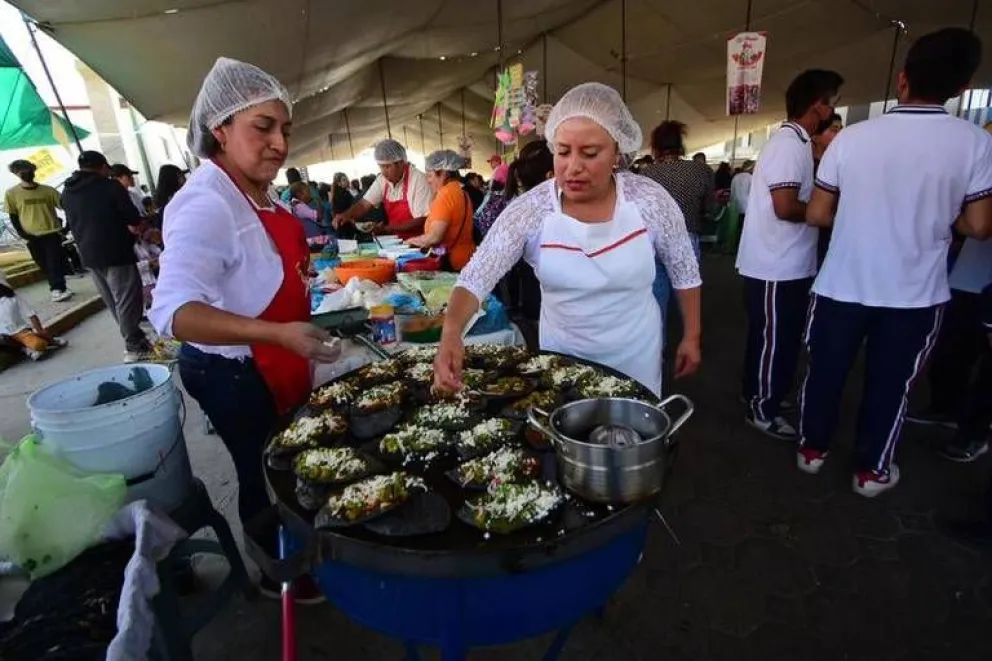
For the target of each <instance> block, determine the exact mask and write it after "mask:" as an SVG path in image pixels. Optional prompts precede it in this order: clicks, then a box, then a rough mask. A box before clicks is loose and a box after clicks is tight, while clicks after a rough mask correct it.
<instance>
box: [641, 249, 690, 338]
mask: <svg viewBox="0 0 992 661" xmlns="http://www.w3.org/2000/svg"><path fill="white" fill-rule="evenodd" d="M689 240H691V241H692V250H693V252H695V253H696V261H697V262H698V261H699V235H698V234H693V233H692V232H689ZM654 271H655V274H654V283H653V284H652V285H651V291H652V292H653V293H654V299H655V300H656V301H658V307H660V308H661V329H662V330H661V340H662V342H664V341H665V322H666V321H667V319H666V317H667V316H668V301H669V299H671V297H672V281H671V278H669V277H668V269H666V268H665V265H664V264H662V263H661V261H660V260H658V259H655V262H654Z"/></svg>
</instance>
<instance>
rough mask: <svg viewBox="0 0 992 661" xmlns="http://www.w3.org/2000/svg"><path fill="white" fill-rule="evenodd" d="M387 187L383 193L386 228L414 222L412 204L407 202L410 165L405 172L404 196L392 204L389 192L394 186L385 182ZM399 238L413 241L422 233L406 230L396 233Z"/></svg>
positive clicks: (407, 165)
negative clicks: (412, 239)
mask: <svg viewBox="0 0 992 661" xmlns="http://www.w3.org/2000/svg"><path fill="white" fill-rule="evenodd" d="M383 183H384V184H385V186H388V188H386V189H385V190H383V192H382V210H383V212H385V214H386V227H392V226H394V225H396V224H398V223H405V222H407V221H410V220H413V212H412V211H410V203H409V201H407V195H406V194H407V191H408V190H410V164H409V163H407V164H406V170H405V171H404V172H403V196H402V197H401V198H400V199H398V200H396V201H395V202H391V201H390V200H389V191H390V190H391V189H392V186H393V185H392V184H391V183H389V182H388V181H384V182H383ZM395 234H396V235H397V236H399V237H400V238H401V239H411V238H413V237H415V236H420V235H421V234H422V232H420V231H419V230H405V231H402V232H395Z"/></svg>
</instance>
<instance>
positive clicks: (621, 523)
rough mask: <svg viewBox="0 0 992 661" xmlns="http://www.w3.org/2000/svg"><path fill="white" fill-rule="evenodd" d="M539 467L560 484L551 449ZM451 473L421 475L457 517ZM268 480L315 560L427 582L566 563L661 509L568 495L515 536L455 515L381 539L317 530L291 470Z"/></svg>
mask: <svg viewBox="0 0 992 661" xmlns="http://www.w3.org/2000/svg"><path fill="white" fill-rule="evenodd" d="M545 353H547V352H545ZM565 358H567V359H568V361H569V362H573V363H580V364H585V365H589V366H590V367H594V368H595V369H597V370H598V371H600V372H603V373H605V374H609V375H611V376H617V377H621V378H626V377H624V375H622V374H620V373H618V372H616V371H615V370H612V369H610V368H608V367H605V366H603V365H599V364H597V363H592V362H589V361H583V360H579V359H576V358H572V357H569V356H566V357H565ZM347 376H348V375H344V376H343V377H341V378H347ZM325 385H326V384H325ZM639 396H641V397H643V398H644V399H645V400H651V401H656V400H657V398H656V397H654V396H653V395H652V393H651V392H650V391H648V390H647V389H646V388H643V387H642V392H641V393H640V395H639ZM505 405H506V402H505V401H501V402H490V403H489V404H487V413H488V414H491V415H493V416H496V415H498V414H499V413H500V411H502V410H504V407H505ZM294 415H295V413H294V414H291V415H288V416H287V417H286V419H285V421H284V423H283V425H282V426H280V427H279V428H278V429H276V430H275V433H278V432H279V431H281V430H282V428H283V427H284V426H285V425H286V424H288V423H289V421H291V420H292V419H293V417H294ZM352 444H353V445H355V446H356V447H358V446H360V445H361V444H362V442H361V441H357V440H356V441H353V442H352ZM673 456H674V455H673ZM541 466H542V474H543V478H544V479H546V480H551V481H557V462H556V461H555V457H554V455H553V452H552V451H551V450H550V448H549V449H548V451H546V452H543V453H541ZM451 467H452V466H451V465H450V464H444V463H439V464H437V465H435V466H433V467H431V468H429V469H428V470H426V471H424V472H421V473H419V474H420V475H422V476H423V477H424V479H425V481H426V482H427V485H428V487H429V488H430V490H431V491H432V492H434V493H437V494H440V495H441V496H443V497H444V498H445V500H446V501H447V502H448V504H449V506H450V509H451V511H452V512H457V511H458V509H459V508H460V507H461V506H462V504H463V502H464V500H465V498H466V497H469V496H471V495H472V493H471V492H470V491H466V490H463V489H462V488H461V487H459V486H458V485H456V484H455V483H454V482H452V481H451V480H450V479H448V478H447V477H446V476H445V474H444V473H445V471H446V470H448V469H450V468H451ZM670 469H671V466H669V470H670ZM265 474H266V478H267V480H268V483H269V486H270V490H271V492H272V493H273V494H274V497H275V499H276V503H277V505H278V508H279V512H280V518H281V519H282V521H283V523H284V524H285V526H286V527H287V529H288V530H289V531H290V532H291V533H292V534H293V536H294V537H296V538H297V540H299V542H300V543H301V546H307V547H310V548H312V549H315V551H316V553H317V558H316V562H318V563H319V562H320V561H321V560H322V559H323V560H327V559H333V560H334V561H337V562H342V563H345V564H347V565H351V566H354V567H358V568H364V569H368V570H371V571H373V572H387V573H390V574H400V575H406V576H411V577H423V578H467V577H472V576H492V575H498V574H502V573H520V572H528V571H532V570H535V569H538V568H541V567H545V566H548V565H552V564H555V563H560V562H563V561H564V560H566V559H569V558H574V557H576V556H580V555H582V554H585V553H588V552H590V551H592V550H594V549H597V548H599V547H601V546H603V545H605V544H608V543H609V542H610V541H611V540H613V539H615V538H617V537H619V536H621V535H623V534H624V533H627V532H630V531H633V530H635V529H638V528H642V527H643V526H644V525H645V521H646V520H647V518H648V516H649V515H650V513H651V512H652V511H653V509H654V508H655V506H656V503H657V498H650V499H647V500H644V501H640V502H636V503H628V504H617V505H605V504H593V503H588V502H586V501H583V500H581V499H579V498H578V497H576V496H574V495H571V494H569V496H568V499H567V500H566V502H565V504H564V505H563V506H562V507H561V508H559V509H558V510H557V511H556V512H555V513H554V514H553V515H551V517H549V519H548V520H547V521H545V522H543V523H541V524H538V525H535V526H532V527H529V528H526V529H523V530H519V531H517V532H514V533H510V534H505V535H501V534H496V533H483V532H482V531H480V530H478V529H476V528H474V527H472V526H470V525H468V524H466V523H464V522H462V521H460V520H459V519H458V517H457V516H452V517H451V523H450V525H448V526H447V528H446V529H444V530H443V531H441V532H437V533H432V534H427V535H418V536H411V537H396V536H384V535H380V534H376V533H374V532H371V531H370V530H368V529H366V527H365V526H361V525H359V526H354V527H349V528H337V529H334V530H326V529H319V530H318V529H316V528H315V527H314V513H313V512H311V511H307V510H306V509H304V508H303V507H301V506H300V504H299V502H298V501H297V496H296V493H295V487H296V478H295V476H294V475H293V473H292V471H280V470H274V469H272V468H271V467H270V466H268V465H267V464H265Z"/></svg>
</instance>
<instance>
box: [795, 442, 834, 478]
mask: <svg viewBox="0 0 992 661" xmlns="http://www.w3.org/2000/svg"><path fill="white" fill-rule="evenodd" d="M826 460H827V453H826V452H821V451H820V450H814V449H812V448H799V451H798V452H796V467H797V468H799V470H801V471H803V472H804V473H809V474H810V475H816V474H817V473H819V472H820V469H821V468H823V464H824V462H826Z"/></svg>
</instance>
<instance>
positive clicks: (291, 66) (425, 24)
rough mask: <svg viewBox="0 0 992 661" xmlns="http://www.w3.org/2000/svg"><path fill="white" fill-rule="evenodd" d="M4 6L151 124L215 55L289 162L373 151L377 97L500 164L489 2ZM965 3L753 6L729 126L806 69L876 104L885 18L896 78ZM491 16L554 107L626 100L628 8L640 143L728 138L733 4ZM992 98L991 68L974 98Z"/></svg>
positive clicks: (837, 0)
mask: <svg viewBox="0 0 992 661" xmlns="http://www.w3.org/2000/svg"><path fill="white" fill-rule="evenodd" d="M11 1H12V4H14V5H16V6H17V7H19V8H20V9H22V10H23V11H24V12H26V13H27V14H28V15H29V16H31V17H33V18H34V19H36V20H37V21H39V23H41V24H42V26H43V27H44V28H45V29H46V31H48V32H49V34H51V35H52V36H53V37H54V38H55V39H57V40H58V41H59V42H61V43H62V44H63V45H65V46H66V47H67V48H69V49H70V50H71V51H73V52H74V53H75V54H76V55H77V56H78V57H79V58H80V59H82V60H83V61H85V62H86V63H87V64H88V65H90V66H91V67H92V68H93V69H94V70H95V71H97V72H98V73H99V74H100V75H101V76H103V77H104V79H106V80H107V81H108V82H109V83H110V84H111V85H113V86H114V87H115V88H117V89H118V90H119V91H120V93H121V94H122V95H123V96H124V97H126V98H127V99H128V100H129V101H130V102H131V103H132V104H134V106H135V107H136V108H137V109H138V110H139V111H141V113H142V114H143V115H145V117H148V118H149V119H157V120H161V121H166V122H171V123H176V124H185V123H186V121H187V119H188V115H189V109H190V106H191V105H192V101H193V98H194V97H195V95H196V92H197V90H198V88H199V85H200V81H201V80H202V77H203V75H204V74H205V73H206V72H207V70H208V69H209V68H210V66H211V65H212V64H213V61H214V60H215V59H216V58H217V57H218V56H221V55H225V56H228V57H234V58H237V59H242V60H246V61H249V62H252V63H254V64H257V65H258V66H260V67H262V68H263V69H265V70H267V71H270V72H272V73H273V74H275V75H276V76H278V77H279V78H280V79H281V80H282V81H283V82H284V83H285V84H286V86H287V87H288V88H289V89H290V91H291V93H292V94H293V96H294V99H295V100H296V102H295V106H294V124H295V127H294V137H293V153H292V156H291V160H292V161H293V162H294V163H297V164H306V163H314V162H319V161H324V160H332V159H345V158H350V156H351V147H352V146H353V147H354V151H355V152H356V153H357V152H359V151H360V150H362V149H364V148H366V147H368V146H369V145H370V144H371V143H372V142H374V141H375V140H377V139H379V138H382V137H384V136H385V135H386V131H387V126H386V113H385V111H384V109H383V87H385V96H386V105H387V107H388V117H389V128H390V129H391V132H392V135H393V137H394V138H397V139H399V140H401V141H402V140H408V141H409V142H410V143H411V144H410V145H408V146H409V147H410V148H412V149H415V150H418V151H420V150H421V149H422V148H426V150H427V151H431V150H434V149H437V148H440V147H441V145H442V142H443V146H445V147H448V148H454V147H456V140H457V138H458V137H459V136H461V135H462V132H463V125H464V131H465V132H466V133H467V134H468V135H470V136H471V137H472V138H473V139H474V142H475V153H476V154H477V155H482V156H485V155H488V154H489V153H492V152H493V151H494V150H495V149H496V144H495V142H494V140H493V138H492V132H491V131H490V129H489V126H488V124H489V114H490V110H491V104H492V88H493V80H494V78H493V76H494V71H495V68H496V63H497V60H498V55H499V53H498V52H497V51H498V49H497V44H498V43H499V41H498V35H497V25H498V21H497V2H496V0H485V1H478V2H466V1H465V0H461V1H455V0H419V1H417V0H415V1H410V0H363V1H362V2H337V1H335V2H331V1H324V2H320V1H319V0H129V1H123V0H87V1H86V2H72V3H65V2H59V3H55V2H50V1H48V0H11ZM977 4H982V3H981V2H979V3H976V2H975V0H753V3H752V20H751V29H753V30H759V31H764V32H766V33H767V35H768V55H767V59H766V63H765V69H764V93H763V97H764V100H763V103H762V112H761V114H759V115H753V116H747V117H746V118H742V119H741V121H740V129H741V130H742V131H745V130H749V129H752V128H757V127H760V126H762V125H765V124H768V123H770V122H772V121H775V120H776V119H778V118H780V117H781V114H782V112H783V106H784V99H783V96H784V91H785V88H786V87H787V86H788V84H789V81H790V80H791V79H792V78H793V76H795V75H796V74H797V73H798V72H799V71H801V70H803V69H806V68H811V67H822V68H831V69H836V70H837V71H839V72H840V73H841V74H842V75H843V76H844V77H845V79H846V81H847V82H846V84H845V86H844V89H843V90H842V95H843V101H842V103H844V104H853V103H865V102H868V101H872V100H877V99H879V98H881V97H882V96H883V95H884V93H885V85H886V78H887V73H888V69H889V61H890V57H891V53H892V45H893V38H894V34H895V30H894V28H893V27H892V23H891V22H892V21H893V20H900V21H902V22H903V23H904V24H905V25H906V28H907V30H908V32H907V34H906V35H905V36H904V37H902V38H901V39H900V44H899V49H898V54H897V59H896V63H897V68H898V64H899V62H901V60H902V58H903V56H904V54H905V50H906V47H907V46H908V44H909V43H910V41H911V40H912V39H914V38H915V37H918V36H920V35H921V34H924V33H926V32H928V31H931V30H933V29H937V28H940V27H947V26H962V27H967V26H968V25H969V23H970V22H971V18H972V12H973V10H974V8H975V7H976V6H977ZM502 7H503V29H502V35H503V45H504V46H503V51H502V52H503V59H504V62H512V61H517V60H521V61H523V63H524V65H525V68H526V69H534V70H537V71H539V72H540V74H541V82H540V84H539V87H540V89H541V91H542V93H544V91H545V90H546V94H547V97H548V100H549V101H550V102H553V101H554V100H555V99H557V98H558V97H559V96H560V95H561V94H562V93H563V92H564V91H565V90H567V89H568V88H570V87H572V86H573V85H576V84H578V83H581V82H586V81H591V80H595V81H600V82H604V83H608V84H610V85H613V86H614V87H616V88H617V89H621V88H622V87H623V85H622V83H623V81H622V78H621V71H622V62H621V60H622V57H621V52H622V51H623V48H622V46H621V44H622V38H621V34H622V31H621V27H622V21H621V15H622V11H621V9H622V8H623V7H625V13H626V53H627V63H626V68H627V80H626V91H627V99H628V101H629V103H630V105H631V107H632V109H633V111H634V113H635V116H636V117H637V119H638V121H640V122H641V124H642V126H643V128H644V129H645V132H648V131H650V129H651V128H652V127H653V126H654V125H655V124H657V123H658V122H659V121H661V120H663V119H665V117H666V116H670V117H671V118H673V119H679V120H681V121H684V122H686V123H687V124H688V125H689V141H690V145H691V146H692V147H698V146H702V145H706V144H712V143H714V142H716V141H719V140H721V139H727V138H729V137H730V134H731V133H732V130H733V120H732V119H729V118H727V117H726V116H725V114H724V98H725V75H726V74H725V72H726V60H725V58H726V40H727V38H728V37H729V36H730V35H732V34H734V33H736V32H739V31H741V30H743V29H744V27H745V13H746V7H747V0H503V2H502ZM983 10H984V14H985V15H982V12H983ZM975 30H976V32H978V34H979V35H980V36H981V37H982V38H983V41H984V42H985V44H986V52H987V53H989V52H990V51H992V8H990V7H988V6H986V7H978V16H977V20H976V22H975ZM442 58H443V59H442ZM990 83H992V55H988V54H987V55H986V57H985V59H984V62H983V66H982V68H981V70H980V71H979V74H978V76H977V78H976V81H975V84H976V86H987V85H989V84H990ZM463 108H464V111H463ZM439 113H440V117H441V122H440V128H439V122H438V116H439ZM421 126H422V127H423V129H422V130H423V132H421ZM349 136H350V144H349ZM478 160H482V159H478Z"/></svg>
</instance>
